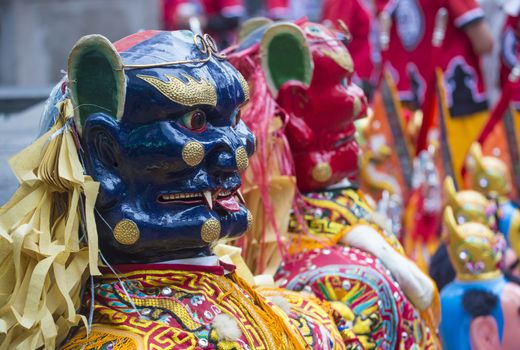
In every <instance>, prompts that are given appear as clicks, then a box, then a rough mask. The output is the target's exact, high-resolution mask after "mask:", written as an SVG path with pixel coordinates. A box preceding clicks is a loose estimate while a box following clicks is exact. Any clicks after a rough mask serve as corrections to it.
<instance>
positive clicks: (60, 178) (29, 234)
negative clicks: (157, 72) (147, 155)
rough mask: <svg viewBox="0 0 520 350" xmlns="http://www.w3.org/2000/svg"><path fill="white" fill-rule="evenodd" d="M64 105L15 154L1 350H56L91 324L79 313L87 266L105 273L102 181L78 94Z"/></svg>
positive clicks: (0, 241) (5, 227)
mask: <svg viewBox="0 0 520 350" xmlns="http://www.w3.org/2000/svg"><path fill="white" fill-rule="evenodd" d="M57 107H58V109H59V111H60V113H59V116H58V119H57V121H56V122H55V124H54V125H53V127H52V128H51V129H50V130H49V131H48V132H47V133H45V134H44V135H43V136H41V137H40V138H39V139H38V140H36V141H35V142H34V143H33V144H31V145H30V146H28V147H27V148H25V149H24V150H22V151H21V152H20V153H19V154H17V155H16V156H14V157H13V158H12V159H11V161H10V164H11V167H12V169H13V172H14V173H15V175H16V176H17V178H18V180H19V181H20V187H19V188H18V190H17V191H16V193H15V194H14V195H13V197H12V198H11V200H10V201H9V202H8V203H7V204H6V205H4V206H3V207H2V208H1V209H0V279H1V281H2V283H1V284H0V285H1V286H0V350H4V349H15V348H17V349H36V348H39V347H42V346H43V347H44V348H45V349H54V348H56V347H57V346H58V345H59V344H60V342H61V341H62V340H63V339H64V338H65V337H66V335H67V333H68V331H69V329H70V328H71V327H72V326H73V325H76V324H77V323H78V322H79V321H80V320H83V322H84V323H85V325H87V322H86V319H85V317H84V316H81V315H78V314H77V313H76V309H77V308H78V307H79V304H80V300H79V299H80V296H79V294H80V290H81V285H82V284H83V282H84V278H86V277H87V276H88V273H87V272H86V271H87V269H88V270H89V273H90V274H92V275H97V274H100V273H99V270H98V261H97V257H98V244H97V231H96V225H95V220H94V204H95V202H96V197H97V194H98V190H99V184H98V183H97V182H94V181H93V180H92V178H90V177H89V176H86V175H85V174H84V172H83V167H82V165H81V162H80V160H79V157H78V152H77V150H76V145H75V142H74V136H73V131H72V127H71V124H70V122H71V121H72V119H71V118H72V115H73V113H72V105H71V103H70V100H64V101H63V102H60V104H58V105H57ZM83 210H84V211H83ZM82 211H83V212H82ZM82 217H84V218H85V222H83V223H81V220H82ZM82 224H83V225H82ZM80 226H82V227H86V231H87V232H86V237H87V238H88V243H87V242H80V240H79V230H80Z"/></svg>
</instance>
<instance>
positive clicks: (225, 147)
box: [206, 131, 249, 189]
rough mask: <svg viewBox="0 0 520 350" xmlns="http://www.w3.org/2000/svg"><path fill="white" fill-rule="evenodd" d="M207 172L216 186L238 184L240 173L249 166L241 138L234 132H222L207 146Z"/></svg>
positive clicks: (228, 186) (230, 186)
mask: <svg viewBox="0 0 520 350" xmlns="http://www.w3.org/2000/svg"><path fill="white" fill-rule="evenodd" d="M206 157H207V158H206V164H207V166H208V173H209V175H210V176H212V177H213V179H214V181H215V182H216V184H217V185H218V186H221V187H224V188H228V189H230V188H232V187H237V186H239V185H240V173H242V172H244V171H245V170H246V169H247V167H248V166H249V157H248V153H247V150H246V147H245V145H244V144H243V143H242V141H241V138H240V137H239V136H238V135H237V134H236V133H234V132H232V131H231V132H229V131H228V132H226V133H224V132H222V133H220V135H219V137H218V139H217V140H216V141H215V142H214V143H213V144H212V145H210V146H209V147H208V153H207V156H206Z"/></svg>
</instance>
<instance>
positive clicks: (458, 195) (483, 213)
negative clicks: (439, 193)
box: [444, 176, 496, 227]
mask: <svg viewBox="0 0 520 350" xmlns="http://www.w3.org/2000/svg"><path fill="white" fill-rule="evenodd" d="M444 195H445V197H446V205H449V206H450V207H451V208H452V209H453V214H454V215H455V221H456V222H457V223H458V224H459V225H460V224H464V223H466V222H479V223H481V224H484V225H487V226H489V227H494V226H495V224H496V223H495V217H494V215H493V214H494V212H495V210H496V209H495V204H494V203H493V201H490V200H488V199H487V198H486V197H485V196H484V195H483V194H481V193H480V192H477V191H473V190H464V191H458V192H457V190H456V189H455V183H454V181H453V178H452V177H451V176H448V177H446V179H445V180H444Z"/></svg>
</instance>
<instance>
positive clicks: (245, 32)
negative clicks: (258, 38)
mask: <svg viewBox="0 0 520 350" xmlns="http://www.w3.org/2000/svg"><path fill="white" fill-rule="evenodd" d="M271 23H273V21H272V20H270V19H269V18H266V17H253V18H250V19H248V20H247V21H244V23H242V25H241V26H240V31H239V32H238V42H239V43H241V42H243V41H244V40H245V39H246V38H247V37H248V36H249V35H250V34H251V33H253V32H254V31H255V30H257V29H258V28H262V27H264V26H267V25H270V24H271Z"/></svg>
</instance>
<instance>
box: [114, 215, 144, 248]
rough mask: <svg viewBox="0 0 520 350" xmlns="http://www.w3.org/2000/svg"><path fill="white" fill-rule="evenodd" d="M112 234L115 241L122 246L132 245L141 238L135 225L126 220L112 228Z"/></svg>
mask: <svg viewBox="0 0 520 350" xmlns="http://www.w3.org/2000/svg"><path fill="white" fill-rule="evenodd" d="M113 233H114V238H115V239H116V241H117V242H119V243H120V244H124V245H131V244H134V243H135V242H137V241H138V240H139V237H140V236H141V234H140V232H139V227H137V225H136V223H135V222H133V221H132V220H128V219H124V220H121V221H119V222H118V223H117V225H116V226H115V227H114V231H113Z"/></svg>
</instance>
